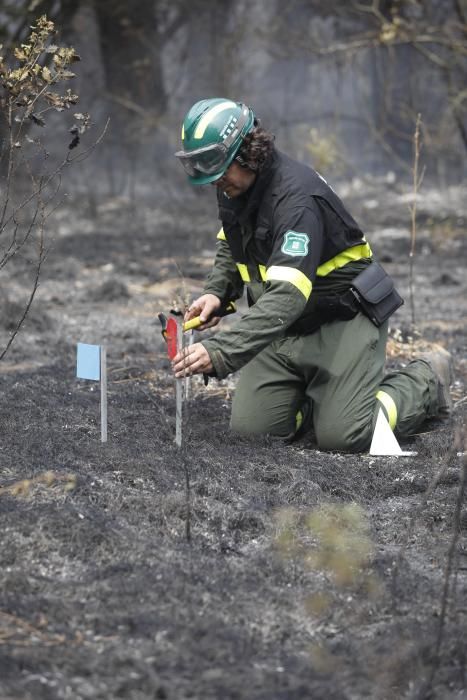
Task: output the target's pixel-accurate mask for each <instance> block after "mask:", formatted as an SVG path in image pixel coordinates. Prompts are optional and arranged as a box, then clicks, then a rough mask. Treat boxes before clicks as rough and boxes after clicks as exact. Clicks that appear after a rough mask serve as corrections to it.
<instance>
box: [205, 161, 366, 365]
mask: <svg viewBox="0 0 467 700" xmlns="http://www.w3.org/2000/svg"><path fill="white" fill-rule="evenodd" d="M218 204H219V218H220V219H221V222H222V228H221V230H220V231H219V234H218V236H217V238H218V249H217V254H216V258H215V262H214V267H213V269H212V271H211V274H210V275H209V277H208V279H207V282H206V286H205V289H204V292H205V293H210V294H215V295H216V296H217V297H219V298H220V299H221V300H222V301H229V300H235V299H238V298H239V297H240V296H241V295H242V293H243V289H244V287H245V286H246V287H247V292H248V301H249V304H250V308H249V310H248V312H247V313H246V314H244V315H243V317H242V318H241V319H240V320H239V321H238V322H237V323H236V324H235V325H234V326H233V327H232V328H231V329H229V330H226V331H221V332H220V333H218V334H216V335H215V336H214V337H213V338H210V339H208V340H204V341H203V345H204V346H205V347H206V349H207V351H208V353H209V355H210V357H211V361H212V363H213V366H214V369H215V373H216V376H217V377H218V378H223V377H225V376H227V375H228V374H230V373H231V372H235V371H236V370H238V369H240V367H242V366H243V365H245V364H246V363H247V362H249V360H251V359H252V358H253V357H254V356H255V355H257V354H258V353H259V352H260V351H261V350H262V349H263V348H264V347H266V346H267V345H269V343H271V342H272V341H273V340H276V339H279V338H280V337H282V336H283V335H284V334H285V333H286V332H294V330H295V329H296V328H298V327H300V329H301V332H306V328H307V324H309V326H310V328H312V327H313V323H314V320H316V314H317V304H318V300H319V298H320V297H323V296H328V295H329V294H339V293H341V292H342V291H345V290H346V289H348V286H349V283H350V281H351V280H352V279H353V278H354V277H355V275H356V274H357V273H358V272H359V271H360V270H361V269H362V267H363V266H364V265H366V264H368V261H369V258H371V250H370V247H369V245H368V243H367V242H366V241H365V239H364V237H363V233H362V231H361V230H360V228H359V227H358V225H357V223H356V222H355V221H354V219H353V218H352V217H351V216H350V214H349V213H348V212H347V210H346V209H345V207H344V205H343V204H342V202H341V200H340V199H339V198H338V197H337V195H336V194H335V192H334V191H333V190H332V189H331V188H330V187H329V185H328V184H327V183H326V182H325V181H324V179H323V178H322V177H321V176H320V175H319V174H318V173H316V172H315V171H314V170H312V169H311V168H309V167H307V166H305V165H302V164H301V163H298V162H296V161H294V160H292V159H291V158H288V157H287V156H285V155H284V154H282V153H280V152H279V151H275V152H274V154H273V157H272V159H271V161H270V163H269V164H268V166H267V167H266V168H264V169H263V171H262V172H261V173H260V174H259V175H258V177H257V178H256V180H255V183H254V185H253V186H252V188H251V189H250V190H249V191H248V192H247V193H246V194H245V195H243V196H241V197H237V198H234V199H229V198H228V197H227V195H225V194H224V193H222V192H218ZM328 320H332V319H331V318H330V319H328Z"/></svg>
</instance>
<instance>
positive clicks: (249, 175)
mask: <svg viewBox="0 0 467 700" xmlns="http://www.w3.org/2000/svg"><path fill="white" fill-rule="evenodd" d="M255 179H256V173H254V172H253V171H252V170H248V168H242V167H241V166H240V165H239V164H238V163H236V162H235V161H234V162H233V163H232V165H230V166H229V167H228V168H227V170H226V171H225V173H224V174H223V175H222V177H221V178H220V179H219V180H216V182H213V183H212V184H213V185H215V186H216V187H217V188H218V189H219V190H221V191H222V192H225V194H226V195H227V197H230V198H231V199H232V198H233V197H239V196H240V195H241V194H243V193H244V192H246V191H247V190H249V189H250V187H251V186H252V184H253V183H254V181H255Z"/></svg>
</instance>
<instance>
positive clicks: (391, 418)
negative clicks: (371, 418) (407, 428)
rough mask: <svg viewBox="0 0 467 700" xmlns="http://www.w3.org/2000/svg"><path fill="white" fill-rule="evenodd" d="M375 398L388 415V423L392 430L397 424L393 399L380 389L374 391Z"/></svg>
mask: <svg viewBox="0 0 467 700" xmlns="http://www.w3.org/2000/svg"><path fill="white" fill-rule="evenodd" d="M376 398H377V399H378V401H380V402H381V403H382V404H383V406H384V409H385V411H386V413H387V416H388V423H389V425H390V426H391V430H394V428H395V427H396V425H397V408H396V404H395V403H394V399H393V398H392V396H389V394H387V393H386V392H385V391H381V390H380V391H378V392H377V393H376Z"/></svg>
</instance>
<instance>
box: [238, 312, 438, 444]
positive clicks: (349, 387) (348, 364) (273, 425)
mask: <svg viewBox="0 0 467 700" xmlns="http://www.w3.org/2000/svg"><path fill="white" fill-rule="evenodd" d="M386 341H387V325H384V326H383V327H381V328H376V327H375V326H374V325H373V324H372V323H371V322H370V321H369V320H368V319H367V318H366V316H364V315H363V314H357V316H356V317H355V318H354V319H352V320H351V321H334V322H332V323H327V324H324V325H323V326H321V328H320V329H319V330H318V331H316V332H315V333H312V334H311V335H289V336H285V337H284V338H282V339H280V340H277V341H275V342H273V343H272V344H271V345H269V346H268V347H267V348H266V349H265V350H263V351H262V352H261V353H259V355H257V356H256V357H255V358H254V359H253V360H252V361H251V362H249V363H248V364H247V365H246V366H245V367H244V368H243V369H242V371H241V374H240V378H239V381H238V384H237V388H236V391H235V395H234V400H233V405H232V417H231V428H232V430H234V431H235V432H239V433H243V434H250V435H251V434H270V435H276V436H279V437H283V438H286V439H287V438H288V439H290V438H291V437H292V436H293V435H294V434H295V433H296V432H297V430H300V427H301V428H302V429H303V428H304V427H305V425H303V426H300V423H301V421H302V420H303V419H305V420H306V423H307V425H306V427H309V428H310V429H311V428H313V429H314V433H315V437H316V441H317V444H318V447H319V448H320V449H323V450H337V451H344V452H362V451H365V450H367V449H368V448H369V446H370V443H371V438H372V436H373V430H374V425H375V422H376V417H377V414H378V411H379V408H383V411H384V412H385V414H386V417H387V419H388V421H389V423H390V425H391V427H392V429H393V430H394V431H395V433H396V434H399V435H400V436H405V435H409V434H411V433H413V432H415V431H416V430H417V428H419V426H420V425H421V424H422V423H423V421H424V420H425V419H426V418H431V417H433V416H435V415H437V412H438V391H437V387H438V380H437V378H436V376H435V374H434V373H433V371H432V369H431V367H430V366H429V365H428V364H427V363H426V362H425V361H423V360H414V361H413V362H410V363H409V364H408V365H407V366H406V367H405V368H404V369H402V370H400V371H398V372H393V373H390V374H387V375H386V376H383V374H384V363H385V358H386ZM300 432H301V431H300Z"/></svg>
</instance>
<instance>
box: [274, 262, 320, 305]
mask: <svg viewBox="0 0 467 700" xmlns="http://www.w3.org/2000/svg"><path fill="white" fill-rule="evenodd" d="M272 280H279V281H281V282H290V284H293V285H294V287H297V289H298V290H299V291H300V292H301V293H302V294H303V296H304V297H305V299H306V300H307V301H308V297H309V296H310V294H311V289H312V286H313V285H312V283H311V280H309V279H308V277H307V276H306V275H304V274H303V272H300V270H297V269H296V268H295V267H282V266H279V265H273V266H272V267H270V268H268V269H267V270H266V281H272Z"/></svg>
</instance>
